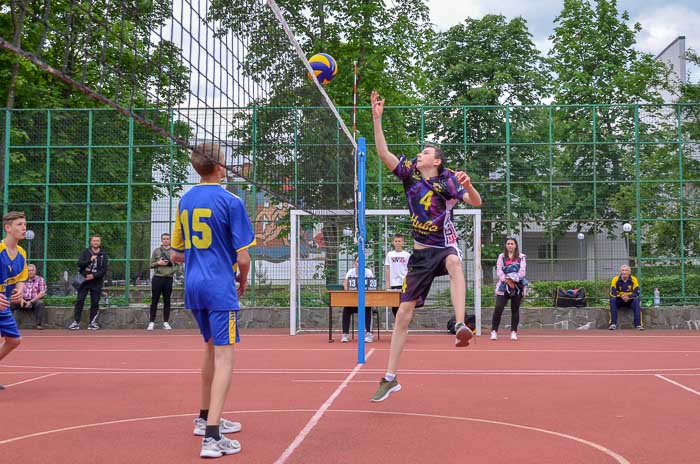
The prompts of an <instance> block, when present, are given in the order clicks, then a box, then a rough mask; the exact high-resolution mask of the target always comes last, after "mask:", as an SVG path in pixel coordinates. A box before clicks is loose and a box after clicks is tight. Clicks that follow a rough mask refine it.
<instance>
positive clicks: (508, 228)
mask: <svg viewBox="0 0 700 464" xmlns="http://www.w3.org/2000/svg"><path fill="white" fill-rule="evenodd" d="M510 193H511V192H510V106H508V105H506V233H507V235H508V236H509V237H510V236H511V235H512V234H513V231H512V230H513V228H512V227H511V197H510Z"/></svg>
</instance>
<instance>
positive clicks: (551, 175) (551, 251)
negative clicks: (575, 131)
mask: <svg viewBox="0 0 700 464" xmlns="http://www.w3.org/2000/svg"><path fill="white" fill-rule="evenodd" d="M547 114H548V118H549V122H548V126H549V127H548V132H549V136H548V140H549V214H548V221H547V223H548V225H549V244H548V246H549V278H550V279H554V224H553V223H554V216H553V215H554V153H553V151H552V146H553V144H554V115H553V114H552V107H551V106H550V107H549V111H548V112H547Z"/></svg>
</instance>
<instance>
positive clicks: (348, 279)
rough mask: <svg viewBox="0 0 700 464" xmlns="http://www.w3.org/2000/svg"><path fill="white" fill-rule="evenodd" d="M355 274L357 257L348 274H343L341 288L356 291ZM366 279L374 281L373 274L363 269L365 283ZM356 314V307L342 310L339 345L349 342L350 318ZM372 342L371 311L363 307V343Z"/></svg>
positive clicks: (369, 270) (356, 272)
mask: <svg viewBox="0 0 700 464" xmlns="http://www.w3.org/2000/svg"><path fill="white" fill-rule="evenodd" d="M357 274H358V261H357V256H355V267H353V268H352V269H350V270H349V271H348V273H347V274H345V279H344V280H343V288H344V289H345V290H357ZM368 279H374V273H373V272H372V270H371V269H369V268H365V282H366V281H367V280H368ZM356 312H357V307H356V306H346V307H344V308H343V336H342V337H341V338H340V342H341V343H347V342H349V341H350V316H351V315H352V314H353V313H356ZM373 341H374V338H373V337H372V309H371V308H369V307H365V343H372V342H373Z"/></svg>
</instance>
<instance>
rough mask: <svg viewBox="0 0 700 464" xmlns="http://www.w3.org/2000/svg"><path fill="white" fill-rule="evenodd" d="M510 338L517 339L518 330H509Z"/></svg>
mask: <svg viewBox="0 0 700 464" xmlns="http://www.w3.org/2000/svg"><path fill="white" fill-rule="evenodd" d="M510 339H511V340H517V339H518V332H511V333H510Z"/></svg>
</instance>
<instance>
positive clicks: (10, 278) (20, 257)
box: [0, 241, 29, 311]
mask: <svg viewBox="0 0 700 464" xmlns="http://www.w3.org/2000/svg"><path fill="white" fill-rule="evenodd" d="M27 277H29V272H28V271H27V253H26V252H25V251H24V249H23V248H22V247H21V246H19V245H17V256H15V257H14V259H13V258H10V254H9V253H8V252H7V247H6V246H5V241H2V242H0V292H2V293H4V294H5V296H6V297H7V299H8V300H9V299H10V297H11V296H12V291H13V290H14V289H15V287H16V286H17V284H18V283H20V282H24V281H25V280H27ZM9 310H10V309H9V308H7V309H6V311H9ZM0 311H2V310H0Z"/></svg>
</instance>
